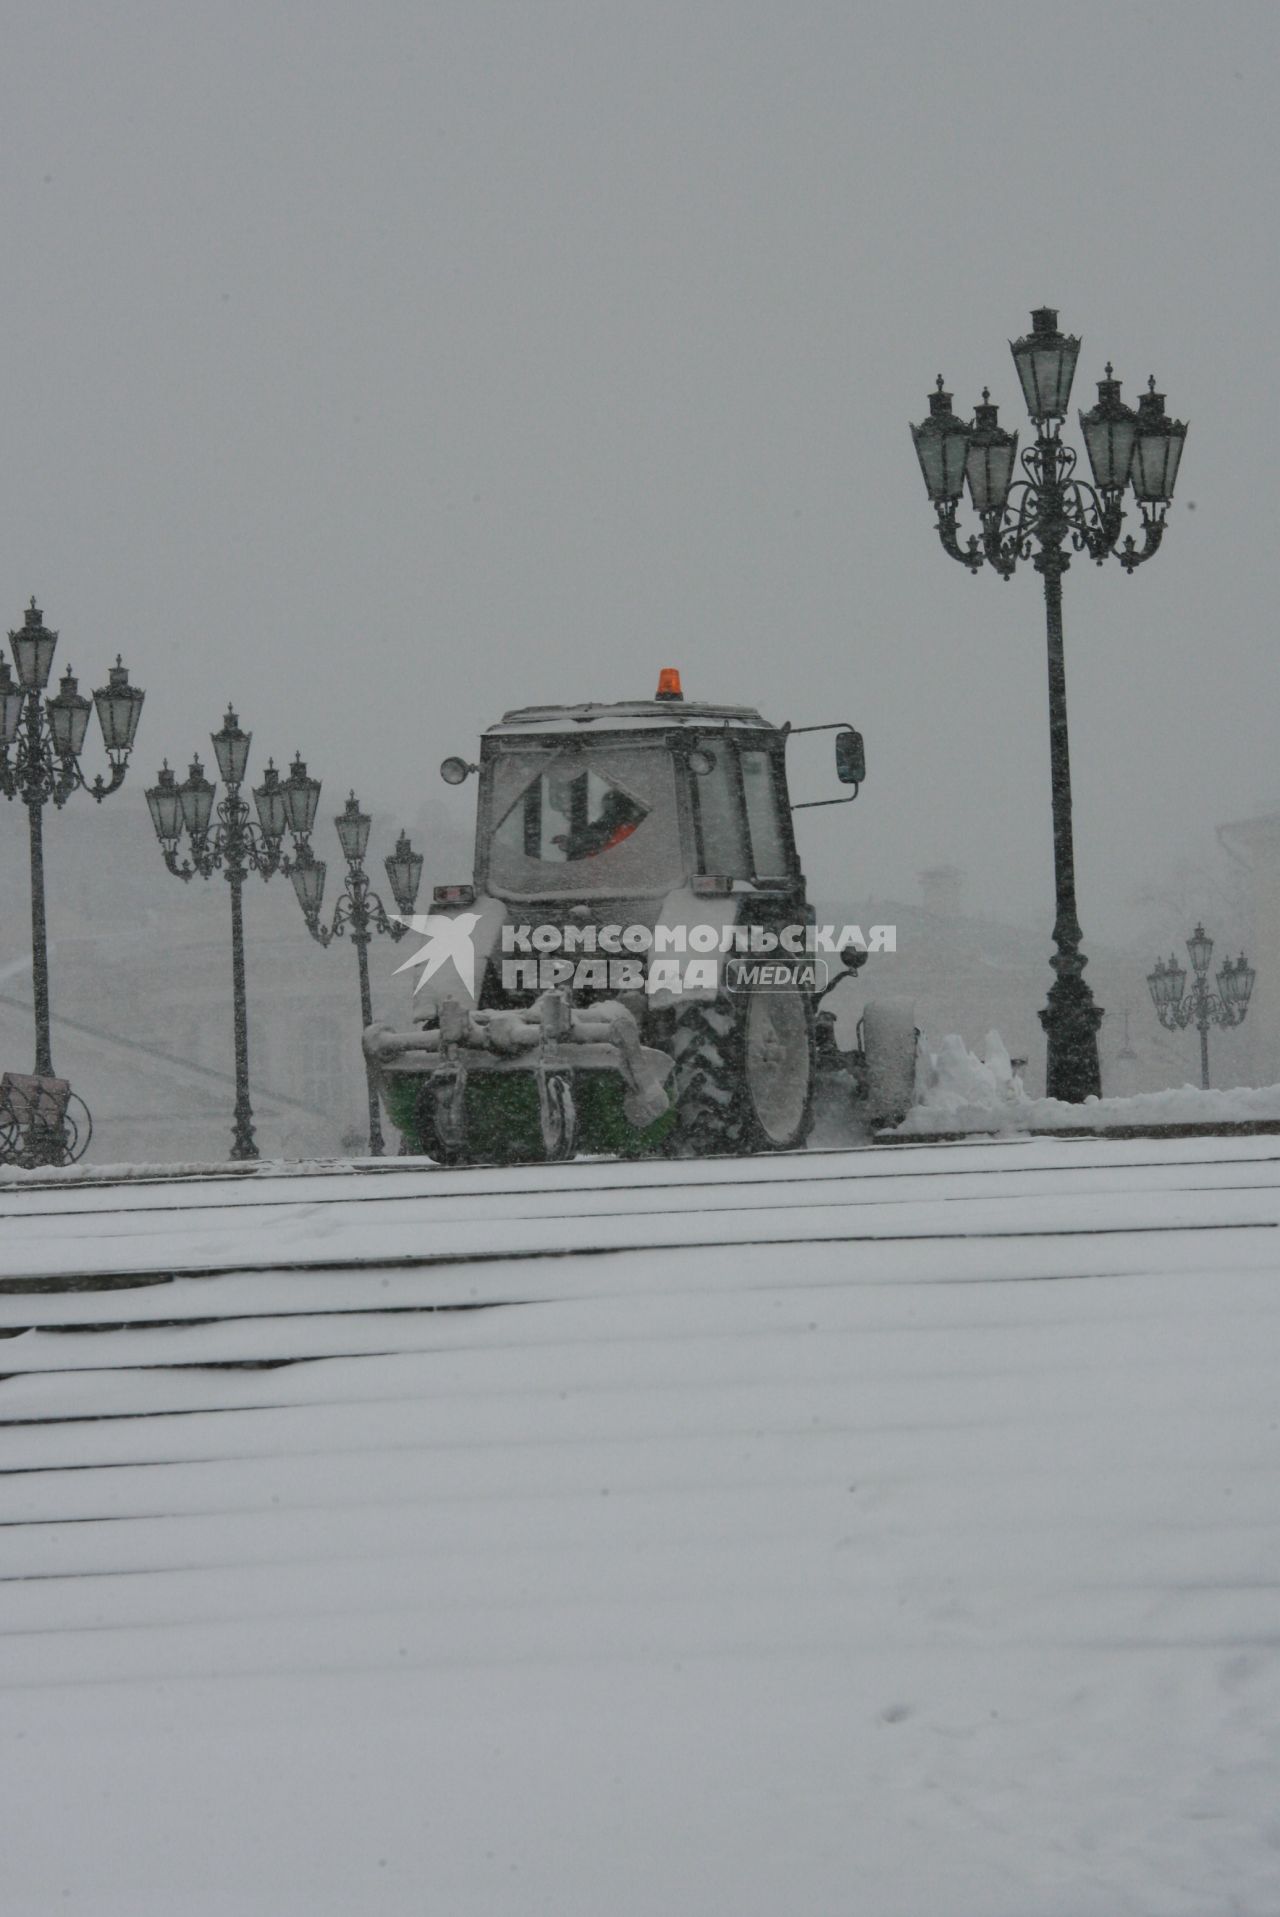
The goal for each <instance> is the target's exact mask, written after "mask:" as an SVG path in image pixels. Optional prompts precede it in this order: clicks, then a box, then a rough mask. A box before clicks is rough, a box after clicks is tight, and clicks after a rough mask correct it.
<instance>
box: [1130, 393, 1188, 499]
mask: <svg viewBox="0 0 1280 1917" xmlns="http://www.w3.org/2000/svg"><path fill="white" fill-rule="evenodd" d="M1186 437H1187V428H1186V423H1185V421H1183V420H1180V419H1170V418H1169V416H1168V414H1167V413H1166V412H1165V410H1164V394H1163V393H1158V392H1157V391H1156V380H1155V374H1154V373H1153V374H1152V375H1151V378H1150V379H1149V380H1148V381H1147V391H1146V392H1145V393H1143V395H1142V396H1141V398H1140V399H1139V401H1138V425H1137V439H1136V443H1135V445H1134V449H1133V473H1132V478H1133V491H1134V495H1135V497H1136V498H1138V499H1140V500H1143V501H1145V502H1146V503H1147V504H1149V505H1167V504H1168V502H1169V501H1170V500H1171V499H1172V498H1173V488H1174V482H1175V481H1176V479H1177V477H1178V466H1179V463H1180V461H1181V459H1182V448H1183V446H1184V444H1185V443H1186Z"/></svg>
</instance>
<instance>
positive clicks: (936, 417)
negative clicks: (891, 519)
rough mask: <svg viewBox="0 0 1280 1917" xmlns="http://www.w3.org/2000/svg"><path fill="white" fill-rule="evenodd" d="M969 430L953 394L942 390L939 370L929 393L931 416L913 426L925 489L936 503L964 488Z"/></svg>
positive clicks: (947, 500)
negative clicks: (954, 407)
mask: <svg viewBox="0 0 1280 1917" xmlns="http://www.w3.org/2000/svg"><path fill="white" fill-rule="evenodd" d="M969 433H970V427H969V425H968V423H967V422H966V421H965V420H963V419H957V418H956V415H955V414H954V413H953V412H952V410H951V395H950V393H947V392H944V391H943V388H942V374H941V373H939V374H938V386H937V391H936V392H932V393H930V395H929V417H928V419H926V420H925V421H924V422H923V424H921V425H919V426H913V427H912V428H911V437H912V439H913V440H914V441H915V448H916V458H917V459H918V460H919V461H920V471H921V472H922V473H923V474H924V483H925V489H926V491H927V492H928V494H929V497H930V499H931V500H932V501H933V502H934V504H935V505H936V506H937V505H944V504H949V503H952V502H954V501H955V500H957V499H959V497H960V495H961V493H962V492H963V491H964V470H965V455H966V453H967V452H968V448H969Z"/></svg>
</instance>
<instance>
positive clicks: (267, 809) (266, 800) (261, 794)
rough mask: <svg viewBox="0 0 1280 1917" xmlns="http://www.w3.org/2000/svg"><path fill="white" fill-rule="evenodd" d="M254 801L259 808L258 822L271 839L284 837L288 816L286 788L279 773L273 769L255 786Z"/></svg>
mask: <svg viewBox="0 0 1280 1917" xmlns="http://www.w3.org/2000/svg"><path fill="white" fill-rule="evenodd" d="M253 803H254V805H255V806H256V807H257V809H258V824H259V825H260V826H261V827H262V830H263V832H264V833H265V835H266V837H267V838H269V839H282V838H283V837H284V834H285V827H286V825H287V824H288V817H287V814H286V810H285V803H284V789H283V787H282V786H281V784H280V777H279V774H278V773H276V772H274V771H271V772H269V773H268V774H267V777H266V778H265V779H264V780H263V782H262V784H261V785H259V786H255V787H254V792H253Z"/></svg>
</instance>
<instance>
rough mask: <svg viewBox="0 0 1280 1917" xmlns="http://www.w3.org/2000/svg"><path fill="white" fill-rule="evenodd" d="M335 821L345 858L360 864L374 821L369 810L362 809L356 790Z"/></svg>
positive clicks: (352, 862)
mask: <svg viewBox="0 0 1280 1917" xmlns="http://www.w3.org/2000/svg"><path fill="white" fill-rule="evenodd" d="M333 823H334V824H335V825H336V826H337V828H338V839H339V841H340V843H341V846H342V856H343V858H344V859H345V860H346V861H347V864H348V865H359V863H360V861H361V859H362V858H363V857H364V852H365V847H366V846H367V845H368V843H369V827H370V825H371V824H372V823H373V822H372V820H371V819H370V817H369V814H368V813H367V812H362V811H361V810H360V804H359V801H358V800H357V798H356V795H355V793H354V792H353V793H352V794H351V795H350V797H349V798H348V800H347V803H346V808H345V810H344V811H342V812H340V813H339V815H338V817H337V818H336V819H335V820H334V822H333Z"/></svg>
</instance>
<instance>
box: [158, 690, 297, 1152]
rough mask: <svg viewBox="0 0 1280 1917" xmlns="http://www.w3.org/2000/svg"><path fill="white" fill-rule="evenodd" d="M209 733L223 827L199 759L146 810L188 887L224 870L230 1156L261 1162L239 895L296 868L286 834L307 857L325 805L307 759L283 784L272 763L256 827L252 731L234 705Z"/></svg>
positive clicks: (162, 777) (167, 779)
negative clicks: (247, 791) (231, 1042)
mask: <svg viewBox="0 0 1280 1917" xmlns="http://www.w3.org/2000/svg"><path fill="white" fill-rule="evenodd" d="M211 736H212V740H213V750H214V754H215V756H216V758H217V761H218V770H219V772H220V773H221V774H222V778H223V783H224V784H225V786H226V788H227V792H226V797H225V798H224V799H223V800H221V802H220V803H219V805H218V808H217V816H218V822H217V824H216V825H214V826H213V827H212V829H211V827H210V821H211V819H212V816H213V810H214V794H215V792H216V791H217V787H216V786H215V785H214V784H213V782H212V781H211V780H209V779H206V778H205V775H204V767H203V766H202V765H201V763H200V761H199V759H198V758H196V759H193V760H192V761H191V769H190V771H189V773H188V775H187V777H186V778H185V779H184V780H183V782H182V784H181V785H179V784H178V782H177V780H176V778H175V777H174V775H173V773H172V771H171V770H170V768H169V762H168V760H167V759H166V761H165V763H164V766H163V767H162V768H161V771H160V774H159V776H158V778H157V780H156V783H155V785H153V786H152V787H151V788H150V790H149V791H148V793H147V805H148V807H149V809H150V812H151V823H152V824H153V825H154V827H155V830H156V837H157V839H159V841H160V849H161V851H162V852H163V853H164V862H165V865H166V866H167V867H168V869H169V871H170V872H172V873H173V875H174V877H175V878H178V879H182V880H183V881H184V882H188V883H189V882H190V880H192V879H193V878H194V877H195V876H196V874H197V873H199V875H200V877H201V878H202V879H211V878H212V877H213V875H214V873H215V872H217V871H221V872H222V874H223V877H224V878H225V879H226V881H227V883H228V885H229V886H230V888H231V987H232V1006H233V1013H234V1025H235V1060H236V1107H235V1130H234V1137H233V1143H232V1147H231V1156H232V1158H256V1157H257V1156H258V1147H257V1144H256V1143H255V1141H254V1136H253V1111H252V1108H251V1106H250V1104H249V1015H248V1008H247V1005H246V1000H245V979H244V908H243V902H242V898H241V894H242V892H243V888H244V882H245V879H246V878H247V876H248V874H249V873H250V872H257V873H258V874H259V875H260V877H262V878H263V879H269V878H270V877H271V876H272V874H273V873H275V872H285V873H289V872H291V871H292V870H293V863H292V861H291V860H290V859H289V858H288V856H287V855H286V854H285V853H284V851H283V849H282V848H283V845H284V836H285V833H286V831H288V832H289V833H290V834H291V835H292V837H293V845H294V854H295V857H296V858H300V859H301V858H306V857H307V856H308V848H307V838H308V835H309V834H310V831H311V828H312V826H313V824H314V823H315V816H316V807H317V805H318V804H319V802H320V781H319V779H310V778H308V777H307V768H306V766H305V765H304V764H303V762H302V760H301V758H295V759H294V762H293V765H292V766H291V767H290V770H289V777H288V778H287V779H283V780H282V779H281V777H280V774H279V773H278V772H277V770H276V767H275V764H274V762H271V761H269V762H268V765H267V769H266V772H265V773H264V774H263V778H262V784H261V785H260V786H256V787H255V788H254V791H253V802H254V806H255V807H256V809H257V813H258V823H257V824H256V825H254V824H253V822H252V821H251V819H250V817H249V807H248V805H247V804H246V803H245V801H244V800H243V799H242V798H241V796H240V787H241V784H242V783H243V780H244V776H245V769H246V767H247V765H248V760H249V743H250V740H251V739H252V737H253V734H252V733H250V732H243V731H241V728H240V721H239V719H238V718H237V717H236V714H235V713H234V712H233V711H232V709H231V707H230V706H228V707H227V716H226V718H225V720H224V721H223V724H222V729H221V731H219V732H215V733H213V734H212V735H211ZM184 832H185V833H186V834H187V837H188V841H189V845H188V853H189V856H188V857H187V858H185V859H184V860H183V861H182V862H181V864H179V862H178V845H179V841H180V840H181V838H182V835H183V833H184Z"/></svg>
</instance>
